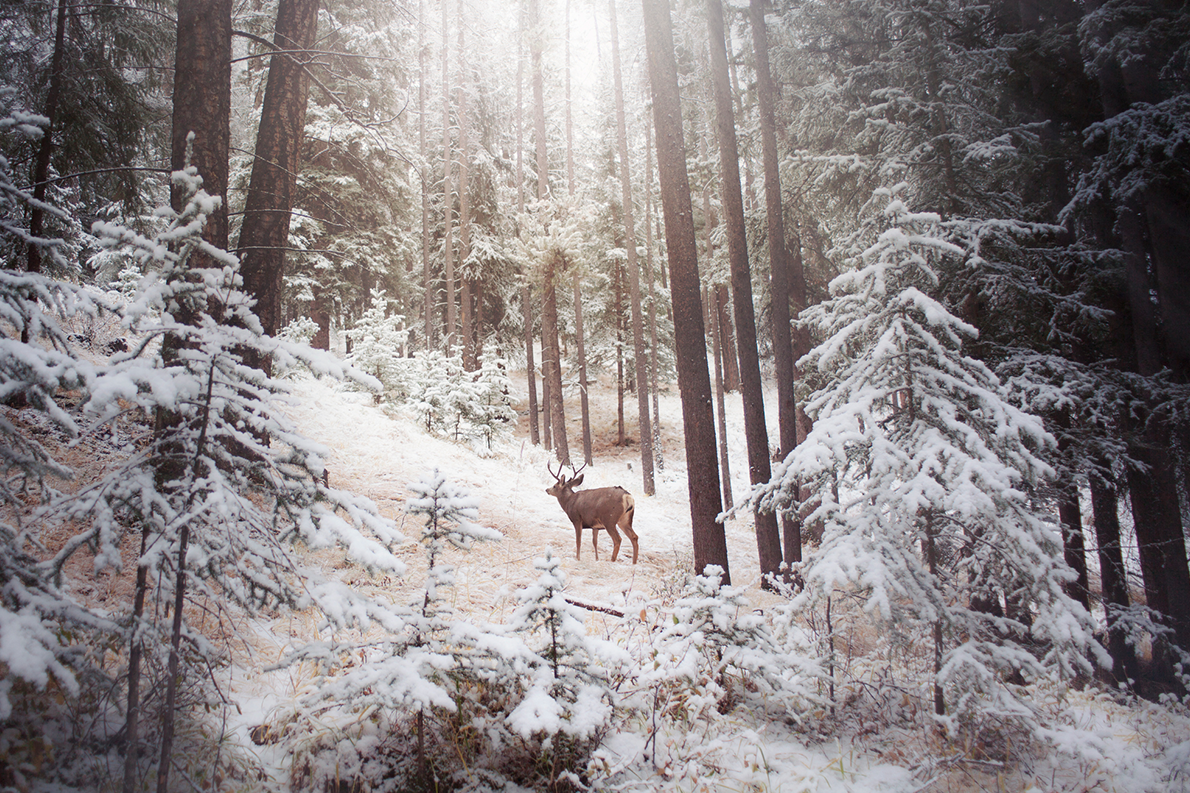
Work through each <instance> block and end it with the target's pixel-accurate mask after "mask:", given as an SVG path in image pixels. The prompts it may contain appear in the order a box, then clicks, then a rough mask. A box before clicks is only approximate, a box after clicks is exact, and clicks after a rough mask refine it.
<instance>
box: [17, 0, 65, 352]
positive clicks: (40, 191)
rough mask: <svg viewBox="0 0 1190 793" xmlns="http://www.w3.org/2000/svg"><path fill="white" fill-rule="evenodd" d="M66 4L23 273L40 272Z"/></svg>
mask: <svg viewBox="0 0 1190 793" xmlns="http://www.w3.org/2000/svg"><path fill="white" fill-rule="evenodd" d="M66 8H67V4H66V0H58V12H57V18H56V20H55V22H54V54H53V57H52V58H51V60H50V88H49V91H47V92H46V96H45V117H46V118H47V119H49V123H48V124H46V127H45V132H44V134H42V136H41V142H40V143H39V144H38V146H37V157H36V159H35V160H34V162H33V205H32V207H31V208H30V210H29V236H30V237H33V241H31V242H30V243H29V247H28V249H27V259H26V264H25V269H26V270H28V271H29V272H31V273H39V272H41V246H40V243H38V241H37V240H38V239H40V237H41V235H42V233H44V230H45V229H44V221H45V211H44V210H43V209H42V208H41V203H42V202H44V201H45V192H46V186H47V185H46V180H47V179H48V178H49V175H50V158H51V157H52V156H53V153H54V119H55V118H56V117H57V115H58V97H59V96H60V95H61V93H62V63H63V61H64V60H65V59H66ZM27 334H28V330H27V329H25V330H23V331H22V337H21V338H22V341H26V342H27V341H28V337H27Z"/></svg>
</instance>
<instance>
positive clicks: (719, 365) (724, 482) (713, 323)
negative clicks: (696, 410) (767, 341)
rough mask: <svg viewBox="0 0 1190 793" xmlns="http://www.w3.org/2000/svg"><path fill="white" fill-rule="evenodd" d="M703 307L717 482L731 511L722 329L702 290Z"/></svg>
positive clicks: (732, 503)
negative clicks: (712, 375) (712, 397)
mask: <svg viewBox="0 0 1190 793" xmlns="http://www.w3.org/2000/svg"><path fill="white" fill-rule="evenodd" d="M702 297H703V305H704V306H705V307H706V308H707V315H706V325H707V327H708V328H710V331H711V354H712V355H713V356H714V360H715V412H716V414H717V416H718V419H719V480H720V482H721V486H722V488H723V507H724V509H731V508H733V507H734V506H735V499H734V498H733V497H732V494H731V459H730V456H729V455H728V453H727V406H726V405H725V404H724V399H723V353H724V352H725V350H724V346H725V345H724V344H723V329H722V327H720V325H719V312H718V311H717V310H716V309H715V308H714V306H713V304H712V302H711V300H710V299H709V296H708V295H707V290H705V289H704V290H703V296H702Z"/></svg>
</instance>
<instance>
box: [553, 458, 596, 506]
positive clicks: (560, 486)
mask: <svg viewBox="0 0 1190 793" xmlns="http://www.w3.org/2000/svg"><path fill="white" fill-rule="evenodd" d="M586 467H587V466H585V465H584V466H583V468H586ZM583 468H572V469H571V470H572V471H574V475H573V476H572V477H570V478H567V477H564V476H562V466H558V473H554V471H553V469H552V468H550V466H549V463H546V466H545V469H546V470H547V471H549V472H550V476H552V477H553V478H554V483H553V484H552V485H550V486H549V487H548V488H546V491H545V492H546V493H547V494H549V495H551V496H554V497H555V498H559V499H560V498H562V497H564V496H567V495H570V494H571V493H573V492H574V488H576V487H578V486H579V485H581V484H582V483H583V474H582V473H581V471H582V470H583Z"/></svg>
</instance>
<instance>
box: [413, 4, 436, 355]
mask: <svg viewBox="0 0 1190 793" xmlns="http://www.w3.org/2000/svg"><path fill="white" fill-rule="evenodd" d="M426 53H427V48H426V13H425V0H417V119H418V120H417V151H418V155H419V158H420V162H419V163H418V171H419V173H420V175H421V272H422V281H421V283H422V314H423V319H424V320H425V324H424V330H423V333H424V334H425V351H426V352H427V353H428V352H429V351H430V350H432V349H433V343H434V329H433V316H434V289H433V287H432V286H431V285H430V185H429V179H428V176H429V174H428V173H427V171H428V169H429V162H430V150H429V148H428V147H427V146H426V72H427V70H428V68H429V67H428V66H427V64H426V61H427V58H426Z"/></svg>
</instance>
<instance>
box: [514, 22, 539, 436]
mask: <svg viewBox="0 0 1190 793" xmlns="http://www.w3.org/2000/svg"><path fill="white" fill-rule="evenodd" d="M520 10H521V13H520V17H519V28H518V30H517V66H516V211H517V214H518V215H523V214H524V212H525V156H524V155H525V103H524V85H525V57H524V51H523V48H524V35H525V6H524V4H523V3H522V5H521V9H520ZM518 229H519V226H518ZM517 234H518V236H519V235H520V232H519V230H518V232H517ZM531 297H532V295H531V289H530V287H529V284H528V283H527V282H526V283H525V286H524V288H523V289H522V291H521V313H522V315H523V316H524V319H525V379H526V380H527V381H528V383H527V384H528V387H529V442H530V443H532V444H533V445H535V446H538V445H540V444H541V429H540V426H539V424H538V421H537V410H538V407H537V371H536V368H537V367H536V365H535V364H534V361H533V303H532V302H531V300H530V298H531Z"/></svg>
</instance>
